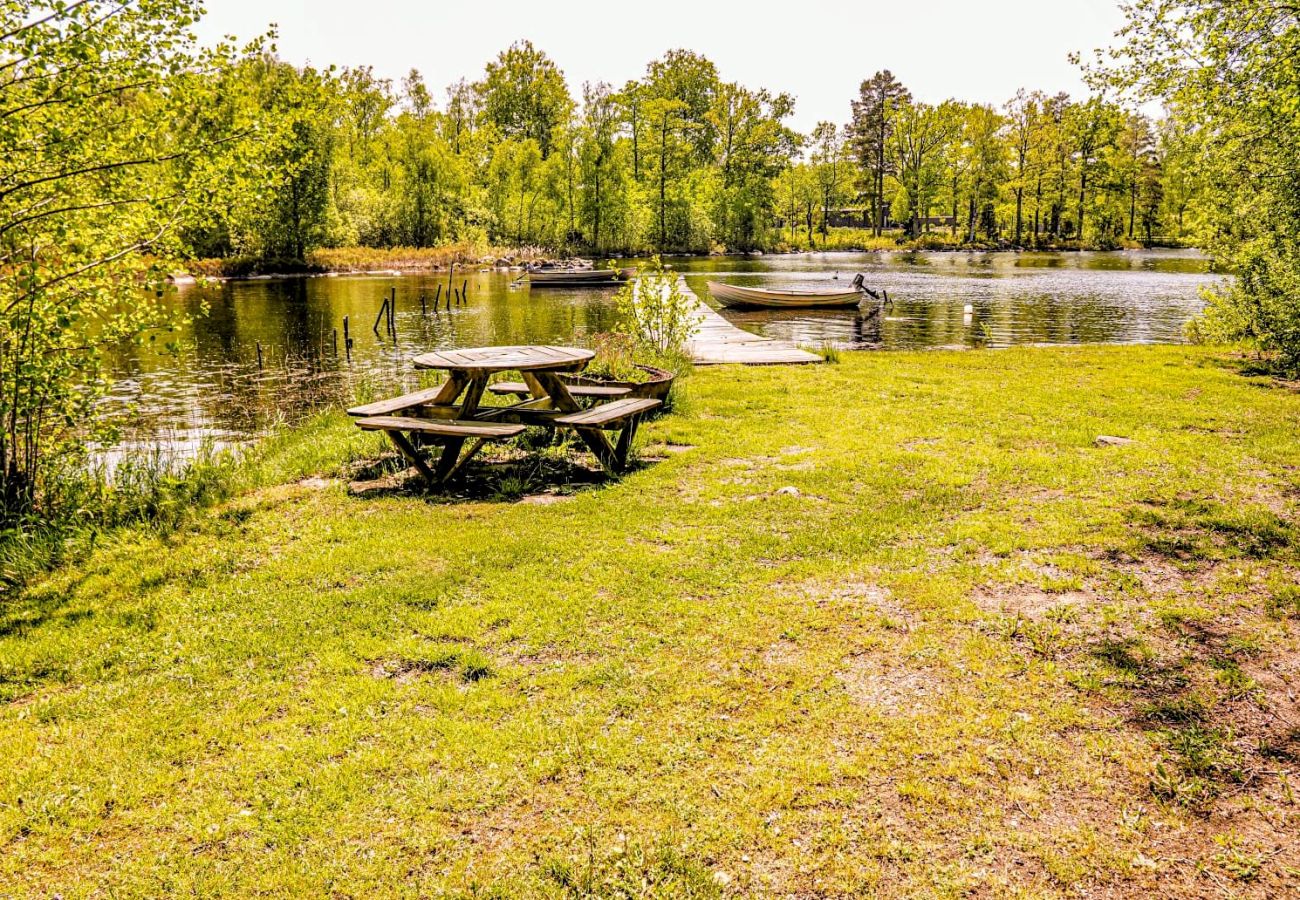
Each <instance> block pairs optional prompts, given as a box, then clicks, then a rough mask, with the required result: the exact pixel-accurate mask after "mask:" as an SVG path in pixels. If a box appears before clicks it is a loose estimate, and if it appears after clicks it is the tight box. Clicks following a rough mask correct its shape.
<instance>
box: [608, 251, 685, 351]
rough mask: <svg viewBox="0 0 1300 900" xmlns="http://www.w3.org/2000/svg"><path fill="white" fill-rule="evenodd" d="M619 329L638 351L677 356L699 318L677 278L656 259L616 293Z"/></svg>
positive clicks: (675, 274)
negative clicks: (628, 337)
mask: <svg viewBox="0 0 1300 900" xmlns="http://www.w3.org/2000/svg"><path fill="white" fill-rule="evenodd" d="M617 302H618V311H619V322H620V327H621V328H623V329H624V330H625V331H626V333H627V334H629V335H630V336H631V337H632V339H633V340H634V341H635V342H636V344H637V348H638V349H639V350H641V351H642V352H645V353H649V354H651V355H653V356H654V357H655V358H657V359H661V360H664V359H668V360H671V359H672V358H674V357H680V356H681V355H682V350H683V348H684V347H685V345H686V339H687V338H688V337H690V334H691V329H692V328H693V327H694V325H695V322H696V319H697V318H698V315H699V314H698V312H697V309H696V307H697V303H696V302H695V300H694V298H693V297H691V296H689V295H688V294H687V293H685V292H683V291H682V286H681V281H680V277H679V276H678V275H677V273H676V272H674V271H672V269H671V268H670V267H667V266H665V265H664V264H663V261H662V260H660V258H659V257H658V256H655V257H653V258H651V260H650V262H649V263H648V264H647V265H645V266H643V267H641V268H640V269H639V270H638V271H637V277H636V278H635V279H633V280H632V281H629V282H628V283H627V284H625V285H624V286H623V288H622V289H621V290H620V291H619V292H618V298H617Z"/></svg>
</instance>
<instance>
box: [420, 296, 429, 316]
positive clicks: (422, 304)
mask: <svg viewBox="0 0 1300 900" xmlns="http://www.w3.org/2000/svg"><path fill="white" fill-rule="evenodd" d="M428 314H429V307H428V305H427V304H426V303H425V302H424V292H423V291H421V292H420V315H422V316H427V315H428Z"/></svg>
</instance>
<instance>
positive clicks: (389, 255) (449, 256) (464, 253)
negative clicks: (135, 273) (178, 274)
mask: <svg viewBox="0 0 1300 900" xmlns="http://www.w3.org/2000/svg"><path fill="white" fill-rule="evenodd" d="M547 255H548V254H547V251H545V250H543V249H540V248H536V247H525V248H523V249H519V248H512V247H493V246H489V245H487V244H474V243H459V244H447V245H445V246H442V247H322V248H320V249H318V250H312V251H311V252H310V253H308V254H306V259H301V260H295V259H261V258H256V257H242V256H240V257H229V258H225V259H199V260H191V261H190V262H188V263H185V264H184V266H183V268H184V269H185V272H186V274H189V275H194V276H203V277H207V278H248V277H251V276H255V275H319V274H323V273H326V272H376V271H397V272H420V271H430V270H441V269H447V268H448V267H449V266H451V265H452V264H453V263H454V264H455V265H457V266H475V267H477V266H479V265H482V264H483V263H484V261H490V262H492V263H493V264H500V265H507V264H508V265H518V264H521V263H523V262H527V261H529V260H533V259H542V258H545V257H546V256H547Z"/></svg>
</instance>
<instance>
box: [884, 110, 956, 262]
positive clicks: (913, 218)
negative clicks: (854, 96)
mask: <svg viewBox="0 0 1300 900" xmlns="http://www.w3.org/2000/svg"><path fill="white" fill-rule="evenodd" d="M960 127H961V119H960V115H959V113H958V111H957V109H956V108H955V107H954V105H953V104H951V103H946V104H944V105H942V106H938V107H934V106H930V105H928V104H925V103H911V102H907V103H904V104H902V105H900V106H899V108H898V110H897V115H896V124H895V127H894V133H893V135H892V138H891V140H890V142H889V151H890V155H891V157H892V163H891V169H892V171H893V172H894V173H895V175H896V177H897V178H898V182H899V184H900V185H901V187H902V188H903V191H904V196H905V197H906V199H907V204H908V214H909V215H908V226H907V231H908V233H909V234H910V235H912V236H913V237H915V236H916V235H918V234H920V233H921V225H920V222H921V219H923V218H928V217H929V215H930V203H931V199H932V198H933V196H934V193H935V190H936V187H937V183H938V181H939V178H940V172H939V167H938V165H937V161H938V157H939V154H940V151H942V149H943V148H944V147H946V146H947V145H948V144H949V142H951V141H952V139H953V137H954V135H956V134H957V133H958V130H959V129H960ZM902 212H903V210H901V209H898V210H895V211H894V213H893V215H894V218H895V219H897V218H898V216H899V215H900V214H901V213H902Z"/></svg>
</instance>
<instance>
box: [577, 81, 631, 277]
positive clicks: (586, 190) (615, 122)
mask: <svg viewBox="0 0 1300 900" xmlns="http://www.w3.org/2000/svg"><path fill="white" fill-rule="evenodd" d="M618 126H619V109H618V98H617V96H616V95H615V94H614V92H613V91H612V90H611V88H610V86H609V85H607V84H605V83H604V82H598V83H596V84H594V85H593V84H586V85H583V88H582V125H581V138H580V149H579V158H580V161H581V169H582V201H581V206H580V208H581V218H582V222H583V230H584V232H586V233H587V234H589V238H588V243H589V245H590V246H591V248H592V249H593V250H596V251H597V252H599V251H600V250H602V249H603V248H604V247H605V246H606V243H607V240H608V232H609V230H610V229H609V224H610V223H609V219H610V218H612V216H611V215H610V207H612V206H615V202H614V201H613V200H612V199H611V198H617V197H618V196H619V195H620V194H622V193H623V190H625V189H626V184H625V179H624V178H623V177H621V173H620V172H619V169H618V161H619V157H618V154H617V152H616V143H615V140H616V137H617V134H618ZM602 226H604V231H602ZM587 229H590V230H589V231H588V230H587Z"/></svg>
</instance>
